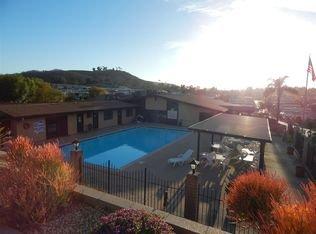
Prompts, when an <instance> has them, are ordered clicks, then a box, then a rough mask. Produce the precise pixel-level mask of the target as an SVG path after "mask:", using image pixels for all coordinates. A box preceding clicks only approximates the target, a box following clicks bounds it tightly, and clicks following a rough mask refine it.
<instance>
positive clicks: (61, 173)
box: [0, 137, 76, 230]
mask: <svg viewBox="0 0 316 234" xmlns="http://www.w3.org/2000/svg"><path fill="white" fill-rule="evenodd" d="M5 161H6V167H4V168H1V170H0V175H1V176H0V184H1V186H0V215H1V216H2V217H5V221H6V223H7V224H9V225H10V226H13V227H15V228H18V229H21V230H23V229H24V228H26V227H29V226H32V225H36V224H41V223H45V222H47V221H48V220H49V219H50V218H51V217H53V216H54V215H56V213H57V212H58V211H59V210H60V209H61V208H63V207H65V206H66V205H67V204H68V202H69V201H70V199H71V195H72V191H73V189H74V188H75V181H76V174H75V172H74V169H73V168H72V167H71V166H70V165H69V164H67V163H65V162H64V161H63V156H62V153H61V150H60V149H59V147H58V145H57V144H53V143H48V144H44V145H42V146H36V145H34V143H33V142H32V141H31V140H30V139H29V138H26V137H17V138H16V139H14V140H12V141H11V142H9V150H8V152H7V156H6V157H5Z"/></svg>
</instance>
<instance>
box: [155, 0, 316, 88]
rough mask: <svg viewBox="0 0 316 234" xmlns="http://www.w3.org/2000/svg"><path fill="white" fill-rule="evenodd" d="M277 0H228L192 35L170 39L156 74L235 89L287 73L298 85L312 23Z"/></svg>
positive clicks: (314, 37) (314, 35) (314, 36)
mask: <svg viewBox="0 0 316 234" xmlns="http://www.w3.org/2000/svg"><path fill="white" fill-rule="evenodd" d="M280 3H282V2H279V4H274V2H270V1H234V2H233V3H232V4H231V5H230V6H229V7H227V8H226V9H224V10H223V9H222V10H221V11H218V12H217V13H216V17H215V20H214V17H212V15H210V17H209V18H207V19H208V20H206V21H205V23H204V25H201V26H200V28H198V30H197V32H196V37H195V39H194V40H192V41H189V42H181V43H180V42H179V43H176V42H174V44H176V45H177V46H175V47H174V48H172V49H174V50H175V51H174V53H175V56H176V59H175V62H174V63H172V64H171V65H170V67H169V69H167V71H165V72H163V73H161V74H159V79H161V80H172V81H173V82H175V83H177V84H184V83H186V84H192V85H199V86H201V87H212V86H216V87H218V88H224V89H239V88H246V87H248V86H252V87H264V86H265V85H266V84H267V80H268V79H269V78H272V77H278V76H283V75H289V76H290V79H289V82H288V83H289V84H291V85H297V86H304V82H305V76H306V66H307V62H308V55H309V54H310V53H311V54H313V52H314V51H313V50H315V49H314V48H315V46H313V45H314V43H313V42H315V41H316V27H315V25H313V24H312V23H310V22H308V21H307V20H305V19H304V18H303V17H300V16H299V15H297V14H295V12H293V11H291V10H290V9H287V8H286V9H285V8H282V4H280ZM313 47H314V48H313ZM314 54H315V55H316V51H315V52H314ZM314 86H315V85H314Z"/></svg>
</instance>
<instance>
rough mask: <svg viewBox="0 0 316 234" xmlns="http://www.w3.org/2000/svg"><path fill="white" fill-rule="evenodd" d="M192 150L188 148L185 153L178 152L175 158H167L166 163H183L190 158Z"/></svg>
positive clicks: (174, 164)
mask: <svg viewBox="0 0 316 234" xmlns="http://www.w3.org/2000/svg"><path fill="white" fill-rule="evenodd" d="M192 154H193V150H192V149H188V150H187V151H186V152H185V153H183V154H179V155H178V156H177V157H176V158H169V159H168V163H169V164H172V165H173V166H174V167H175V166H176V165H183V164H184V163H185V162H188V161H190V160H191V159H192Z"/></svg>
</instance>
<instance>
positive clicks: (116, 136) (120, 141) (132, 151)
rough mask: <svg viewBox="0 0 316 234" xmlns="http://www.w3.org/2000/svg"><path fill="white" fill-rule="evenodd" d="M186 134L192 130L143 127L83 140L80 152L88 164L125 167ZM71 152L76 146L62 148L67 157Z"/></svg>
mask: <svg viewBox="0 0 316 234" xmlns="http://www.w3.org/2000/svg"><path fill="white" fill-rule="evenodd" d="M185 134H188V131H182V130H174V129H165V128H149V127H139V128H132V129H127V130H122V131H118V132H114V133H110V134H106V135H103V136H99V137H96V138H92V139H88V140H84V141H81V142H80V149H82V150H83V155H84V160H85V162H88V163H93V164H98V165H105V164H106V163H107V162H108V161H110V162H111V163H112V164H113V165H114V166H115V167H118V168H121V167H123V166H125V165H127V164H129V163H130V162H132V161H134V160H136V159H138V158H140V157H142V156H144V155H146V154H148V153H150V152H153V151H155V150H157V149H159V148H161V147H162V146H164V145H166V144H169V143H171V142H172V141H175V140H176V139H178V138H180V137H182V136H184V135H185ZM71 149H72V145H65V146H63V147H62V151H63V153H64V154H65V155H69V153H70V151H71Z"/></svg>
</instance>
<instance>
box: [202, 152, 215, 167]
mask: <svg viewBox="0 0 316 234" xmlns="http://www.w3.org/2000/svg"><path fill="white" fill-rule="evenodd" d="M215 157H216V154H215V153H214V152H211V153H207V154H205V155H202V156H201V157H200V162H201V165H202V166H203V168H205V167H207V166H212V165H213V164H214V163H215Z"/></svg>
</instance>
